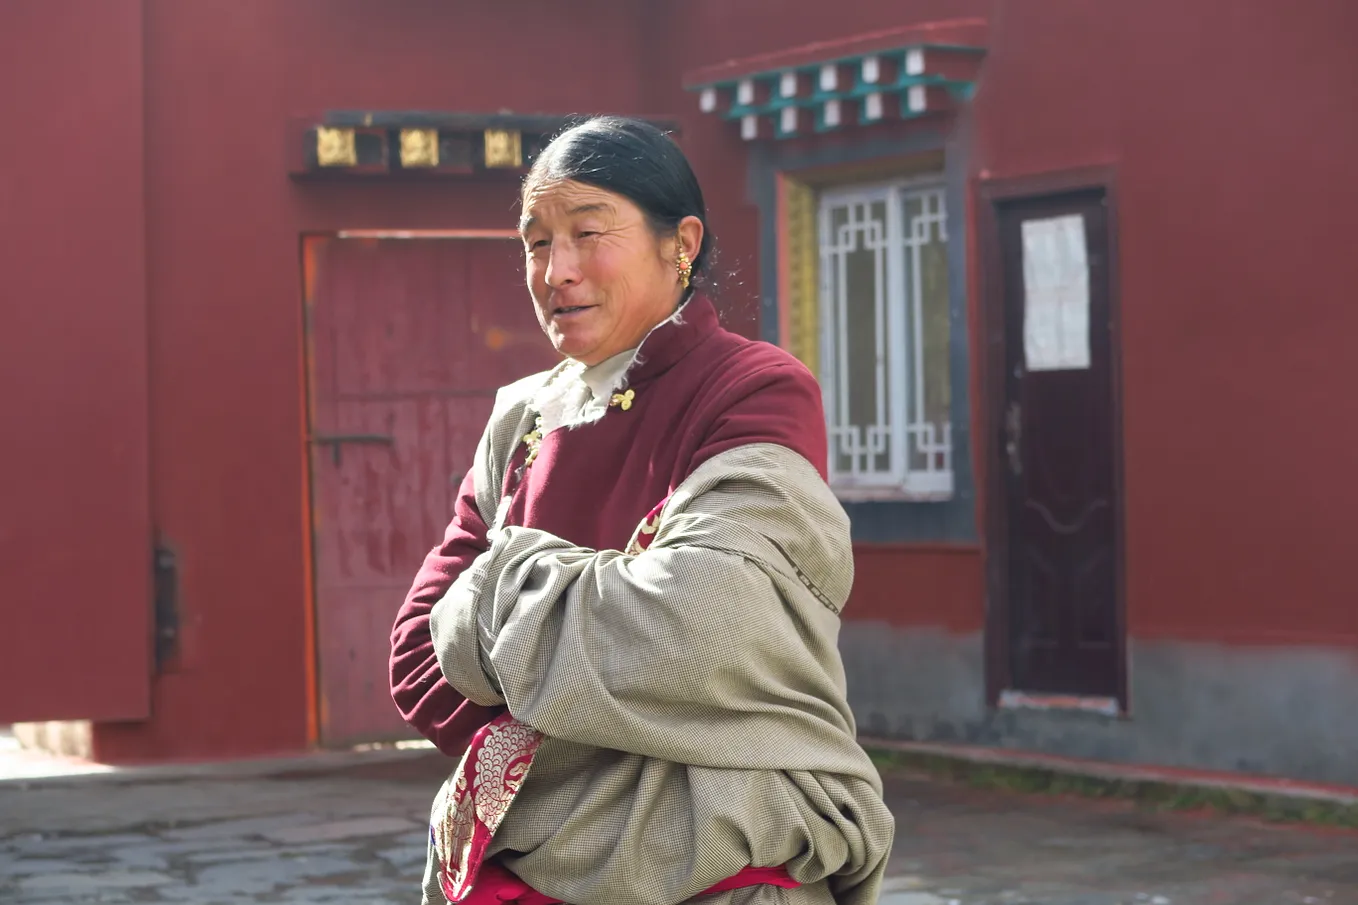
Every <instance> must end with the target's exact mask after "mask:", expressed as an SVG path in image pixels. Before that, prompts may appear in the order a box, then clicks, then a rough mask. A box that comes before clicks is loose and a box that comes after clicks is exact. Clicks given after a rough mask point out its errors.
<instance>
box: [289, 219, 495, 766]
mask: <svg viewBox="0 0 1358 905" xmlns="http://www.w3.org/2000/svg"><path fill="white" fill-rule="evenodd" d="M518 236H519V231H518V230H517V229H400V228H394V229H390V228H389V229H310V230H302V231H300V232H299V233H298V234H297V275H298V305H297V315H298V321H299V323H298V334H299V336H300V338H301V342H300V344H299V348H298V367H299V368H300V372H301V381H300V384H301V398H300V399H299V400H298V402H299V405H300V406H301V434H300V436H299V437H298V451H299V454H300V455H301V461H302V499H301V506H302V512H301V515H302V570H303V579H302V580H303V594H302V606H303V613H304V616H303V624H302V637H303V644H304V646H305V650H304V653H303V658H304V664H303V668H304V669H305V671H306V676H305V679H304V681H305V685H306V691H305V693H306V738H307V746H308V747H310V748H317V747H321V746H323V745H324V743H325V740H324V739H323V738H322V737H321V736H322V733H321V724H322V718H321V706H322V703H321V658H320V633H319V621H320V611H319V606H320V599H319V596H318V595H317V593H316V548H315V531H316V510H315V505H314V501H315V486H314V482H315V475H314V468H313V465H314V462H313V456H312V452H313V443H312V434H313V431H314V428H315V407H314V404H315V383H316V376H315V373H314V371H313V368H314V364H315V361H316V353H315V348H314V344H315V336H314V334H313V333H312V330H311V326H312V318H311V305H312V298H311V290H312V278H313V276H314V274H313V273H312V271H311V267H312V263H311V261H310V260H309V259H308V248H307V245H308V240H311V239H514V238H518Z"/></svg>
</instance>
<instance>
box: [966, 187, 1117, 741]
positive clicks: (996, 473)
mask: <svg viewBox="0 0 1358 905" xmlns="http://www.w3.org/2000/svg"><path fill="white" fill-rule="evenodd" d="M1117 176H1118V174H1117V169H1116V167H1115V166H1114V165H1113V164H1100V165H1094V166H1088V167H1080V168H1073V169H1067V170H1059V171H1052V172H1043V173H1034V174H1028V175H1022V176H1014V177H1005V178H997V179H987V178H985V175H984V174H982V178H981V179H980V180H978V182H977V186H976V202H975V207H976V210H975V214H976V221H975V222H976V238H977V246H978V252H979V255H978V259H979V265H980V266H979V268H978V270H979V273H978V281H979V284H980V292H979V293H978V296H979V300H980V309H981V310H980V312H979V315H980V316H979V325H980V337H979V340H980V344H981V349H980V353H981V354H979V355H978V356H977V362H978V370H979V371H980V375H979V376H980V379H979V381H978V384H979V386H980V387H981V411H980V413H979V419H978V420H979V422H980V423H979V427H980V434H979V436H978V437H977V438H976V449H977V453H978V456H979V459H980V462H979V464H980V466H981V467H980V473H981V488H982V492H981V500H982V509H983V513H982V536H983V539H984V545H985V589H986V619H985V643H984V647H985V692H986V704H987V706H989V707H992V708H993V707H998V706H999V704H1000V696H1001V694H1002V693H1003V692H1004V691H1006V690H1008V689H1010V688H1011V687H1012V680H1013V672H1012V664H1011V662H1010V628H1011V625H1010V618H1011V613H1010V605H1009V593H1008V567H1007V563H1008V561H1009V535H1008V523H1009V513H1008V497H1007V495H1006V483H1005V474H1004V469H1003V468H1002V467H1001V462H1000V456H1001V451H1002V450H1003V441H1002V440H1001V437H1002V435H1003V431H1004V408H1005V370H1006V361H1007V352H1008V349H1007V347H1006V343H1005V320H1004V318H1005V307H1004V302H1005V299H1004V293H1005V286H1004V268H1003V256H1002V249H1001V244H1000V225H999V208H1000V206H1002V205H1004V204H1006V203H1009V202H1014V201H1021V200H1025V199H1029V198H1031V199H1034V200H1036V199H1040V198H1043V197H1047V196H1052V195H1061V194H1065V193H1067V192H1077V191H1088V190H1091V189H1092V190H1099V191H1102V192H1103V194H1104V199H1105V201H1106V214H1105V217H1106V220H1107V230H1108V325H1109V330H1110V332H1111V333H1112V336H1111V337H1110V342H1109V356H1110V361H1109V363H1108V366H1109V368H1110V369H1111V375H1110V376H1111V380H1112V399H1111V400H1110V401H1111V406H1112V410H1111V411H1110V413H1109V417H1111V418H1112V419H1113V424H1112V428H1113V430H1112V436H1113V463H1112V464H1113V493H1114V498H1115V500H1116V506H1117V517H1116V518H1115V520H1114V526H1113V547H1114V549H1113V581H1114V609H1115V613H1114V620H1115V625H1116V631H1117V643H1116V645H1115V647H1114V650H1115V657H1116V661H1117V662H1116V664H1115V669H1116V672H1117V702H1118V711H1119V714H1120V715H1121V716H1126V715H1127V714H1128V713H1129V712H1130V700H1129V695H1128V679H1127V599H1126V598H1127V581H1126V575H1127V571H1126V518H1127V510H1126V493H1125V485H1124V482H1123V455H1124V451H1123V426H1122V420H1123V419H1122V305H1121V298H1120V288H1121V283H1122V281H1121V263H1120V260H1119V256H1118V178H1117Z"/></svg>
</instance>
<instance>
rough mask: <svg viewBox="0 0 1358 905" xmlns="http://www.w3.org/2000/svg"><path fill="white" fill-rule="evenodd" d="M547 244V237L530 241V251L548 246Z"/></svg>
mask: <svg viewBox="0 0 1358 905" xmlns="http://www.w3.org/2000/svg"><path fill="white" fill-rule="evenodd" d="M547 245H548V242H547V240H546V239H537V240H536V241H533V242H529V243H528V248H529V250H530V251H537V250H538V249H539V248H546V247H547Z"/></svg>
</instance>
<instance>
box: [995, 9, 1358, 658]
mask: <svg viewBox="0 0 1358 905" xmlns="http://www.w3.org/2000/svg"><path fill="white" fill-rule="evenodd" d="M1018 6H1019V4H1017V3H1001V4H999V6H998V14H997V17H996V20H995V23H994V26H993V34H994V38H993V45H992V48H991V52H990V55H989V57H988V59H987V62H986V64H985V69H984V71H983V74H982V83H981V86H982V87H981V90H980V93H979V95H978V97H977V99H976V104H975V110H974V122H975V135H976V140H977V145H976V148H975V150H974V152H973V162H974V165H975V169H976V171H977V172H978V173H979V174H981V175H983V176H984V175H987V174H988V175H989V176H991V177H1005V176H1016V175H1022V174H1028V173H1035V172H1040V171H1046V170H1060V169H1063V168H1070V167H1078V166H1084V165H1089V164H1097V163H1104V162H1111V163H1113V164H1115V166H1116V168H1117V179H1118V185H1117V195H1118V199H1117V204H1118V210H1117V217H1118V220H1117V224H1116V227H1117V230H1118V255H1119V267H1120V274H1121V277H1120V287H1119V289H1120V299H1121V309H1122V347H1123V383H1124V391H1123V395H1124V418H1123V420H1124V431H1125V444H1124V446H1125V456H1126V465H1125V470H1126V496H1127V514H1126V525H1127V538H1128V540H1127V573H1128V596H1127V601H1128V621H1129V630H1130V632H1131V633H1132V634H1133V635H1136V636H1140V637H1174V638H1183V639H1213V640H1221V641H1228V642H1273V641H1278V642H1315V643H1341V644H1342V643H1348V644H1354V645H1358V606H1356V605H1355V603H1356V602H1358V598H1356V596H1355V592H1354V581H1353V578H1352V576H1351V574H1349V573H1348V571H1347V569H1346V568H1345V565H1344V564H1345V561H1346V559H1347V557H1348V556H1350V555H1351V553H1350V548H1351V546H1352V538H1353V525H1354V513H1355V512H1358V482H1355V481H1353V480H1351V479H1350V477H1349V474H1348V473H1349V472H1350V471H1351V470H1352V469H1351V464H1352V462H1353V458H1354V454H1353V450H1354V449H1355V448H1358V417H1355V415H1358V404H1355V401H1354V399H1355V395H1354V386H1355V380H1354V377H1353V374H1352V368H1351V367H1350V365H1349V364H1348V363H1347V358H1348V357H1349V349H1348V346H1349V344H1350V338H1351V337H1353V336H1355V335H1358V305H1355V304H1354V298H1355V290H1354V287H1355V286H1358V255H1355V254H1354V252H1353V248H1352V246H1353V238H1354V236H1355V235H1358V214H1356V213H1355V206H1354V204H1353V203H1352V200H1351V199H1354V198H1358V169H1356V168H1355V166H1354V161H1355V160H1358V114H1355V110H1358V53H1355V51H1354V43H1353V42H1354V37H1355V36H1358V4H1354V3H1351V2H1349V0H1314V2H1309V3H1300V4H1294V3H1282V2H1272V3H1238V2H1233V0H1200V2H1196V3H1178V2H1171V0H1149V2H1143V3H1136V4H1127V3H1097V4H1091V3H1087V2H1084V0H1046V2H1044V3H1041V4H1024V5H1023V9H1022V12H1019V9H1018Z"/></svg>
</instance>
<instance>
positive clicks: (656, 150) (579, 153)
mask: <svg viewBox="0 0 1358 905" xmlns="http://www.w3.org/2000/svg"><path fill="white" fill-rule="evenodd" d="M567 179H568V180H571V181H574V182H582V183H585V184H586V185H592V186H595V187H596V188H601V189H604V190H605V191H609V192H613V193H615V194H618V195H622V196H623V197H624V198H627V199H628V200H629V201H631V202H632V203H633V204H635V205H636V206H637V207H639V208H641V211H642V213H643V214H645V215H646V220H647V223H648V224H649V225H650V227H651V230H652V232H654V233H655V234H656V236H657V237H662V236H672V235H674V234H675V233H676V232H677V231H678V229H679V221H681V220H683V219H684V218H685V217H697V218H698V219H699V220H700V221H702V224H703V241H702V245H701V246H700V247H699V249H698V254H697V256H696V257H695V258H694V260H693V284H694V285H695V286H698V285H702V284H706V283H710V281H711V278H710V273H711V267H712V260H713V258H714V257H715V256H716V239H715V238H714V237H713V235H712V230H711V228H710V227H708V225H707V205H706V204H705V203H704V202H703V190H702V187H701V186H699V185H698V178H697V177H696V176H694V175H693V168H692V167H690V166H689V163H688V158H686V157H685V156H684V152H683V151H681V150H679V146H678V145H677V144H675V143H674V140H673V139H671V138H670V137H669V136H668V135H666V134H665V133H664V132H662V131H661V130H660V129H658V128H656V127H655V126H653V125H651V124H650V123H648V122H645V121H643V120H639V119H630V118H627V117H622V116H598V117H594V118H591V119H587V120H585V121H584V122H582V123H579V124H577V125H574V126H571V127H570V128H568V129H566V130H565V131H564V132H562V133H561V134H559V135H557V136H556V137H555V138H554V139H552V141H551V143H550V144H548V145H547V147H546V148H544V149H543V151H542V153H541V154H539V155H538V158H537V159H536V160H535V161H533V166H532V169H530V170H529V171H528V175H527V176H526V177H525V178H524V181H523V195H524V197H527V195H528V193H529V192H531V191H533V189H535V188H536V187H537V186H539V185H541V184H543V183H544V182H555V181H557V180H567Z"/></svg>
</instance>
